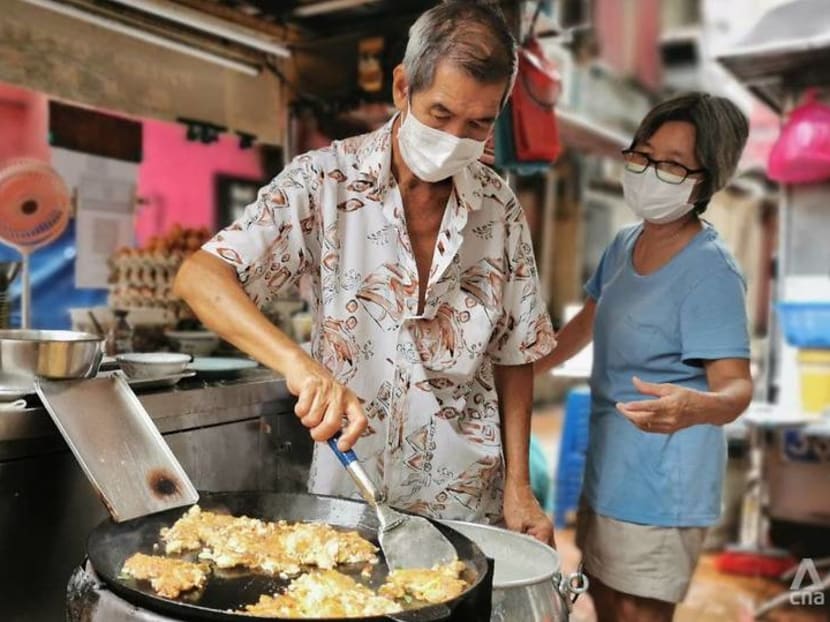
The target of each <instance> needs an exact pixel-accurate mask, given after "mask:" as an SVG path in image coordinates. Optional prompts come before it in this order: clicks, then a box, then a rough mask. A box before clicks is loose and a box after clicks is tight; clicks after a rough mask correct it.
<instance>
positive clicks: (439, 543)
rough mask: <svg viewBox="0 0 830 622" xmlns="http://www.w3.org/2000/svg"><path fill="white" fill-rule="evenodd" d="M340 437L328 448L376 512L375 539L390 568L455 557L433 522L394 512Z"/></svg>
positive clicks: (434, 563)
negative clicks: (340, 446) (342, 448)
mask: <svg viewBox="0 0 830 622" xmlns="http://www.w3.org/2000/svg"><path fill="white" fill-rule="evenodd" d="M339 437H340V435H337V436H335V437H334V438H331V439H329V442H328V443H329V447H331V449H332V451H334V454H335V455H336V456H337V458H338V459H339V460H340V462H341V463H342V464H343V466H344V467H346V470H347V471H348V472H349V475H351V476H352V479H353V480H354V483H355V485H356V486H357V489H358V490H359V491H360V494H361V495H362V496H363V498H364V499H365V500H366V503H368V504H369V505H370V506H372V507H373V508H374V509H375V512H376V513H377V516H378V522H379V523H380V529H378V542H380V548H381V549H383V555H384V556H385V557H386V564H387V565H388V566H389V569H390V570H397V569H399V568H433V567H434V566H437V565H439V564H448V563H450V562H451V561H454V560H455V559H457V558H458V556H457V554H456V552H455V547H454V546H453V545H452V543H451V542H450V541H449V540H447V538H445V537H444V534H442V533H441V532H440V531H439V530H438V528H437V527H435V525H433V524H432V523H430V522H429V521H428V520H427V519H425V518H423V517H422V516H412V515H410V514H402V513H401V512H397V511H395V510H393V509H392V508H390V507H389V506H388V505H386V504H385V503H384V502H383V499H382V498H381V497H380V495H379V493H378V490H377V488H375V484H374V483H373V482H372V480H371V479H369V476H368V475H367V474H366V471H364V470H363V467H362V466H361V464H360V461H359V460H358V459H357V454H355V452H354V451H353V450H349V451H346V452H343V451H340V450H339V449H338V448H337V439H338V438H339Z"/></svg>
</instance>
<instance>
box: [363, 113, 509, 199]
mask: <svg viewBox="0 0 830 622" xmlns="http://www.w3.org/2000/svg"><path fill="white" fill-rule="evenodd" d="M399 115H400V113H396V114H395V115H394V116H393V117H392V118H391V119H390V120H389V121H387V122H386V123H385V124H384V125H383V127H381V128H379V129H377V130H375V131H374V132H372V133H370V134H367V135H366V141H365V142H364V143H363V145H362V146H361V147H360V149H359V150H358V153H357V168H358V170H359V171H360V172H361V173H362V174H363V176H365V177H367V178H369V179H372V180H373V181H374V183H375V188H376V189H377V192H378V194H380V195H383V194H384V193H385V192H386V191H387V189H388V188H389V182H390V181H391V179H392V140H393V136H392V128H393V127H394V125H395V120H396V119H397V118H398V116H399ZM493 175H495V173H493V172H492V171H491V170H490V169H488V168H487V167H486V166H484V165H483V164H481V163H480V162H473V163H472V164H469V165H467V166H465V167H464V168H463V169H462V170H461V171H460V172H458V173H456V175H455V176H453V179H452V181H453V186H454V187H455V192H456V194H457V196H458V199H459V202H460V204H461V206H463V207H465V208H466V209H467V210H468V211H473V212H474V211H477V210H479V209H481V206H482V202H483V192H482V190H483V187H484V184H485V183H487V182H488V181H489V179H490V177H491V176H493Z"/></svg>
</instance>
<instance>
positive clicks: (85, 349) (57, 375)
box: [0, 329, 104, 395]
mask: <svg viewBox="0 0 830 622" xmlns="http://www.w3.org/2000/svg"><path fill="white" fill-rule="evenodd" d="M103 354H104V339H103V338H102V337H98V336H96V335H92V334H90V333H79V332H75V331H69V330H25V329H23V330H20V329H18V330H0V392H2V393H3V394H7V395H11V394H13V393H15V392H17V393H19V394H24V393H29V392H32V391H34V384H33V381H34V379H35V378H36V377H38V376H40V377H43V378H52V379H67V378H89V377H91V376H94V375H95V374H97V373H98V366H99V365H100V364H101V359H102V358H103Z"/></svg>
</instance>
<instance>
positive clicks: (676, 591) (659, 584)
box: [576, 501, 706, 603]
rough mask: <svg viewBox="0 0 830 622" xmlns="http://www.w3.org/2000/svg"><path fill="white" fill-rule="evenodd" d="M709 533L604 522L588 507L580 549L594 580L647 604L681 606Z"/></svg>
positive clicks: (580, 520) (582, 514)
mask: <svg viewBox="0 0 830 622" xmlns="http://www.w3.org/2000/svg"><path fill="white" fill-rule="evenodd" d="M705 536H706V527H657V526H654V525H638V524H635V523H626V522H623V521H618V520H615V519H613V518H608V517H607V516H600V515H599V514H597V513H596V512H594V511H593V510H592V509H591V508H590V507H588V505H587V504H586V503H585V502H584V501H583V502H582V503H581V504H580V508H579V512H578V513H577V522H576V545H577V546H578V547H579V548H580V550H581V551H582V561H583V563H584V565H585V571H586V572H587V574H588V575H589V576H593V577H596V578H597V579H599V580H600V581H601V582H602V583H604V584H605V585H607V586H608V587H610V588H612V589H614V590H617V591H618V592H623V593H625V594H631V595H633V596H640V597H643V598H654V599H657V600H662V601H666V602H670V603H679V602H680V601H682V600H683V598H684V597H685V596H686V592H687V591H688V589H689V584H690V583H691V581H692V575H693V574H694V571H695V566H697V560H698V558H699V557H700V552H701V550H702V548H703V539H704V537H705Z"/></svg>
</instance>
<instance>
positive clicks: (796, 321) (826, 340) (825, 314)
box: [776, 302, 830, 348]
mask: <svg viewBox="0 0 830 622" xmlns="http://www.w3.org/2000/svg"><path fill="white" fill-rule="evenodd" d="M776 307H777V309H778V318H779V320H780V321H781V328H782V330H783V331H784V335H785V336H786V338H787V342H788V343H789V344H790V345H793V346H796V347H798V348H830V302H780V303H778V305H777V306H776Z"/></svg>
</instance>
